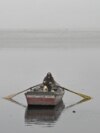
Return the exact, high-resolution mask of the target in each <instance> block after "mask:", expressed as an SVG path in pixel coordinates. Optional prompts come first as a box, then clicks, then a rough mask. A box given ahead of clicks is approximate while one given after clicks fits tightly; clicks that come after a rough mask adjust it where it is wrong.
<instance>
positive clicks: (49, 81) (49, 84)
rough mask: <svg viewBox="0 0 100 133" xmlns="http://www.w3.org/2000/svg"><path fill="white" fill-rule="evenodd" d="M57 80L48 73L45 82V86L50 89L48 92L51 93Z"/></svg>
mask: <svg viewBox="0 0 100 133" xmlns="http://www.w3.org/2000/svg"><path fill="white" fill-rule="evenodd" d="M55 83H56V82H55V80H54V78H53V77H52V74H51V73H50V72H48V73H47V75H46V77H45V78H44V80H43V84H44V85H46V86H47V87H48V91H51V89H52V85H53V84H55Z"/></svg>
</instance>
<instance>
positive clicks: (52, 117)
mask: <svg viewBox="0 0 100 133" xmlns="http://www.w3.org/2000/svg"><path fill="white" fill-rule="evenodd" d="M6 100H8V99H6ZM88 100H90V99H82V100H80V101H78V102H75V103H73V104H71V105H69V106H65V105H64V103H63V101H61V102H60V103H59V104H58V105H57V106H55V107H48V106H44V107H42V106H31V107H27V106H25V105H23V104H22V103H20V102H18V101H15V100H13V99H9V100H8V101H10V102H13V103H15V104H17V105H19V106H21V107H24V108H26V110H25V124H26V126H32V125H33V124H37V125H43V126H44V125H45V126H49V127H50V126H54V125H55V123H56V122H57V120H58V119H59V117H60V115H61V113H62V111H66V110H67V109H69V108H71V107H73V106H75V105H78V104H80V103H83V102H86V101H88Z"/></svg>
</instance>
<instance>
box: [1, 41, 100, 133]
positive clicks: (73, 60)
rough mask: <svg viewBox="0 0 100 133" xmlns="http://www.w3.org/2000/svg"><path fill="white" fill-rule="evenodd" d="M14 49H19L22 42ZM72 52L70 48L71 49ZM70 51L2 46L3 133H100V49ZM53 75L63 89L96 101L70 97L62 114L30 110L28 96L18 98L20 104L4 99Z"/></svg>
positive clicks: (62, 107)
mask: <svg viewBox="0 0 100 133" xmlns="http://www.w3.org/2000/svg"><path fill="white" fill-rule="evenodd" d="M92 39H93V38H92ZM2 42H3V41H1V43H0V44H2ZM77 42H78V40H77ZM87 42H88V41H87ZM95 42H96V41H95ZM13 43H14V44H16V40H15V42H14V41H13ZM42 43H43V42H41V44H42ZM75 43H76V42H75ZM23 44H24V40H23ZM33 44H34V43H33ZM54 44H55V43H54ZM39 45H40V44H39ZM59 45H60V43H59ZM66 45H67V43H66ZM5 46H7V44H6V43H5ZM27 46H28V45H27ZM67 46H69V47H70V45H69V44H68V45H67ZM67 46H66V47H65V48H63V47H62V48H61V47H58V48H54V47H51V48H48V47H44V48H40V47H38V48H34V47H32V48H14V47H12V48H6V47H5V48H3V47H2V46H1V48H0V90H1V91H0V97H1V99H0V126H1V127H0V131H1V132H2V133H8V132H14V133H18V132H24V133H27V132H28V133H31V132H38V133H40V132H41V133H47V132H48V133H49V132H52V133H55V132H57V133H61V132H63V133H66V132H68V133H73V132H77V133H80V132H82V133H83V132H89V133H94V132H96V133H99V132H100V126H99V123H100V107H99V101H100V96H99V94H100V88H99V83H100V70H99V69H100V62H99V58H100V48H99V47H97V45H96V46H95V45H92V46H93V47H86V46H85V48H83V47H82V48H81V47H76V48H75V47H74V48H73V47H70V48H69V47H67ZM48 71H50V72H52V74H53V77H54V78H55V80H56V81H57V82H59V83H60V84H61V85H62V86H64V87H67V88H69V89H71V90H73V91H76V92H80V93H83V94H87V95H90V96H91V97H92V99H91V100H89V101H84V102H82V101H81V102H80V100H82V98H81V97H79V96H77V95H75V94H72V93H70V92H66V93H65V95H64V97H63V103H61V105H60V106H57V107H56V108H53V109H51V108H48V109H45V108H42V109H41V108H34V109H30V108H27V103H26V99H25V96H24V94H20V95H19V96H16V97H15V98H14V101H7V100H5V99H3V98H2V97H4V96H7V95H9V94H13V93H16V92H19V91H21V90H24V89H27V88H28V87H30V86H33V85H35V84H38V83H41V82H42V80H43V78H44V76H45V75H46V73H47V72H48Z"/></svg>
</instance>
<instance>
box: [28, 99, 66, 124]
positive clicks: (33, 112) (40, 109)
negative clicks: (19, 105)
mask: <svg viewBox="0 0 100 133" xmlns="http://www.w3.org/2000/svg"><path fill="white" fill-rule="evenodd" d="M64 108H65V105H64V104H63V101H61V102H60V103H59V104H58V105H57V106H54V107H50V106H33V107H32V106H31V107H30V106H28V107H27V109H26V112H25V123H26V124H28V125H30V124H40V123H41V124H43V123H45V124H46V123H47V124H49V123H54V122H55V121H57V119H58V118H59V116H60V114H61V112H62V110H63V109H64Z"/></svg>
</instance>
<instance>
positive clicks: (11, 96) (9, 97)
mask: <svg viewBox="0 0 100 133" xmlns="http://www.w3.org/2000/svg"><path fill="white" fill-rule="evenodd" d="M41 84H42V83H41ZM41 84H38V85H35V86H32V87H29V88H28V89H25V90H23V91H20V92H17V93H15V94H12V95H9V96H6V97H4V99H12V98H13V97H15V96H17V95H19V94H21V93H23V92H25V91H27V90H30V89H32V88H34V87H37V86H39V85H41Z"/></svg>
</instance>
